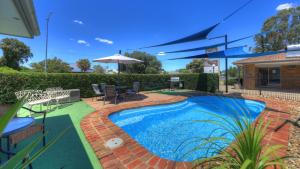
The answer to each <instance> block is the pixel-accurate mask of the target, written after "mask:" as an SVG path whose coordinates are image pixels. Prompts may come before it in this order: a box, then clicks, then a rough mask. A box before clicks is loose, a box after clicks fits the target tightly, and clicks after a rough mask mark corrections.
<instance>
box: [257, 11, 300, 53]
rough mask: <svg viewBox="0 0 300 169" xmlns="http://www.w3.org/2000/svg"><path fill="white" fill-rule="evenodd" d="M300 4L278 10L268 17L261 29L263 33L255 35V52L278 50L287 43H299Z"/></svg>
mask: <svg viewBox="0 0 300 169" xmlns="http://www.w3.org/2000/svg"><path fill="white" fill-rule="evenodd" d="M299 16H300V6H298V7H295V8H290V9H285V10H281V11H279V12H278V13H277V14H276V15H275V16H272V17H270V18H268V19H267V20H266V21H265V22H264V24H263V27H262V29H261V32H267V33H266V34H265V35H257V36H256V37H255V38H254V40H255V42H256V47H255V51H256V52H266V51H278V50H281V49H284V48H285V47H286V45H287V44H299V43H300V17H299Z"/></svg>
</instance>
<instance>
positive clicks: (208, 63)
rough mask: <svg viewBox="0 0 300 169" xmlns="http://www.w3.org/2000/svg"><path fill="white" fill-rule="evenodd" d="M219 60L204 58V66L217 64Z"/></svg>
mask: <svg viewBox="0 0 300 169" xmlns="http://www.w3.org/2000/svg"><path fill="white" fill-rule="evenodd" d="M218 63H219V61H218V60H210V59H205V61H204V66H212V65H215V66H218Z"/></svg>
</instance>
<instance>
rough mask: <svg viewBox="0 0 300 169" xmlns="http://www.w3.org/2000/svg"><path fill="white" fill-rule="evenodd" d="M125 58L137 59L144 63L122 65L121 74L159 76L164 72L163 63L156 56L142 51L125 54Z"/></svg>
mask: <svg viewBox="0 0 300 169" xmlns="http://www.w3.org/2000/svg"><path fill="white" fill-rule="evenodd" d="M125 56H128V57H131V58H135V59H138V60H141V61H143V62H142V63H135V64H130V65H124V64H120V71H121V72H127V73H138V74H158V73H161V71H162V65H161V62H160V61H159V60H158V59H157V58H156V56H153V55H151V54H148V53H146V52H140V51H134V52H132V53H125Z"/></svg>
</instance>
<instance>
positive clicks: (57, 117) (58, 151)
mask: <svg viewBox="0 0 300 169" xmlns="http://www.w3.org/2000/svg"><path fill="white" fill-rule="evenodd" d="M34 109H36V110H39V109H40V107H39V106H37V107H34ZM94 111H95V109H93V108H92V107H90V106H89V105H87V104H86V103H85V102H83V101H80V102H76V103H72V104H65V105H62V106H61V108H59V109H55V110H53V111H51V112H49V113H48V114H47V119H46V130H47V132H48V133H47V136H46V138H47V140H48V141H49V140H50V139H52V138H54V137H55V136H57V135H58V134H59V133H60V132H61V131H62V130H63V129H65V128H67V127H69V126H71V129H70V130H69V131H68V132H67V133H66V134H65V135H64V136H63V137H62V139H61V140H59V141H58V142H57V143H56V144H55V145H53V146H52V147H50V149H48V150H47V151H46V152H45V153H44V154H43V155H42V156H41V157H39V158H38V159H36V160H35V161H34V163H33V168H35V169H61V168H63V169H90V168H95V169H98V168H100V169H102V167H101V165H100V164H99V162H98V159H97V157H96V155H95V153H94V151H93V149H92V148H91V146H90V145H89V143H88V142H87V140H86V138H85V135H84V133H83V131H82V130H81V128H80V120H81V119H82V118H83V117H84V116H86V115H87V114H89V113H92V112H94ZM19 114H20V115H22V116H25V115H26V114H27V112H26V111H25V110H24V109H23V110H22V111H20V113H19ZM36 120H37V123H39V122H41V116H39V117H36ZM33 139H34V138H29V139H27V140H25V141H23V142H22V143H20V144H19V145H18V146H17V148H16V149H15V150H16V152H17V151H18V150H19V149H21V148H22V147H24V146H25V145H26V144H28V142H29V141H31V140H33ZM41 146H42V143H41ZM2 158H3V156H2Z"/></svg>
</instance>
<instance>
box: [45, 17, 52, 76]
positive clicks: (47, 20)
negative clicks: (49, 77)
mask: <svg viewBox="0 0 300 169" xmlns="http://www.w3.org/2000/svg"><path fill="white" fill-rule="evenodd" d="M51 15H52V12H50V13H49V15H48V17H47V18H46V54H45V73H47V59H48V26H49V20H50V16H51Z"/></svg>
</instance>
